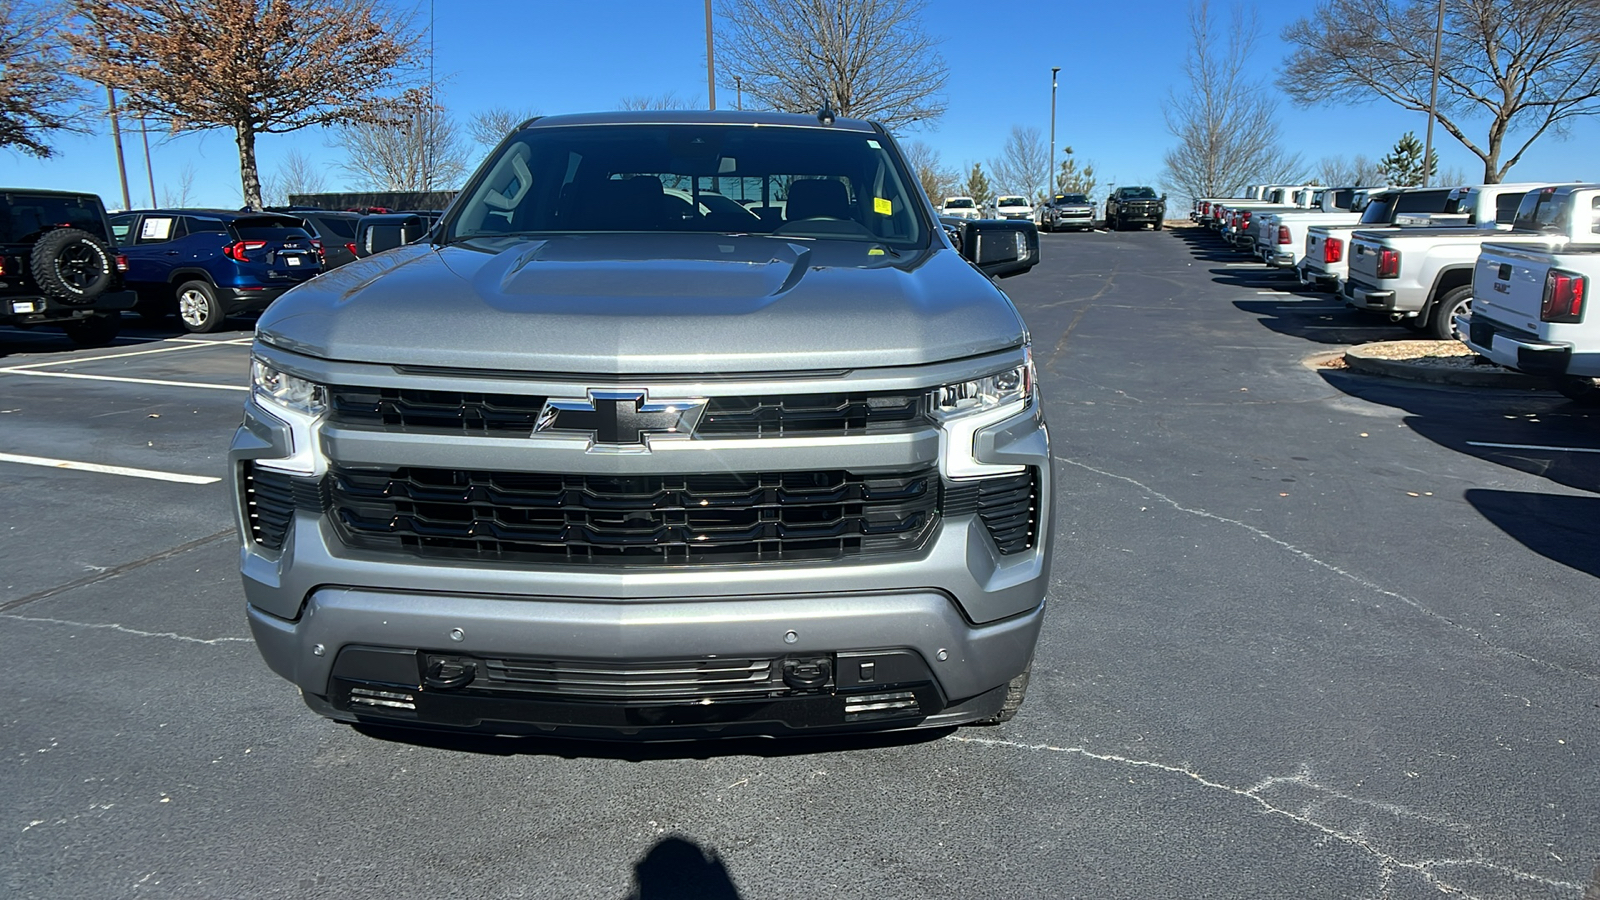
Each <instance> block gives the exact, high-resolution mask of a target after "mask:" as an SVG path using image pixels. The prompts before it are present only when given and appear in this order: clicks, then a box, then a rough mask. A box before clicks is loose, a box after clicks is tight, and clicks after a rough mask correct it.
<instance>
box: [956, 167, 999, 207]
mask: <svg viewBox="0 0 1600 900" xmlns="http://www.w3.org/2000/svg"><path fill="white" fill-rule="evenodd" d="M961 192H962V193H963V194H965V195H967V196H968V197H971V198H972V202H973V203H976V204H978V205H979V206H980V207H981V206H983V205H985V204H987V203H988V202H989V199H990V198H991V197H993V196H994V188H992V187H990V186H989V176H987V175H985V174H983V163H973V164H972V171H971V172H968V173H967V180H966V183H965V184H963V185H961Z"/></svg>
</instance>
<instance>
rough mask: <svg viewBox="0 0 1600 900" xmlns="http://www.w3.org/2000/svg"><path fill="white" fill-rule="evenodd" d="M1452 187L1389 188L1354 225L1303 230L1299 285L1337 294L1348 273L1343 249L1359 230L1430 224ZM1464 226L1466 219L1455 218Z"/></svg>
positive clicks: (1372, 199) (1370, 201)
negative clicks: (1303, 246)
mask: <svg viewBox="0 0 1600 900" xmlns="http://www.w3.org/2000/svg"><path fill="white" fill-rule="evenodd" d="M1450 191H1451V188H1447V187H1441V188H1416V187H1406V188H1389V189H1387V190H1383V191H1379V192H1377V193H1375V194H1373V195H1372V196H1371V197H1370V198H1369V199H1368V201H1367V208H1366V209H1365V210H1364V211H1362V213H1361V219H1360V220H1359V221H1357V222H1355V223H1349V224H1333V225H1313V226H1311V227H1309V228H1307V229H1306V252H1305V255H1304V256H1302V257H1301V258H1300V264H1299V265H1298V266H1297V267H1296V271H1297V272H1298V273H1299V276H1300V283H1301V284H1304V285H1308V286H1315V287H1320V288H1324V289H1326V290H1330V291H1339V290H1341V289H1342V288H1343V287H1344V280H1345V277H1346V275H1347V274H1348V272H1349V263H1348V262H1347V261H1346V259H1345V248H1346V247H1348V246H1349V244H1350V235H1351V234H1353V233H1354V232H1355V230H1356V229H1358V228H1387V227H1390V226H1403V225H1425V224H1430V223H1431V222H1432V221H1433V220H1434V219H1437V218H1438V217H1439V215H1440V214H1443V213H1444V210H1445V204H1447V203H1449V202H1450ZM1455 218H1456V219H1458V220H1459V221H1460V223H1461V224H1463V225H1465V224H1466V216H1457V217H1455Z"/></svg>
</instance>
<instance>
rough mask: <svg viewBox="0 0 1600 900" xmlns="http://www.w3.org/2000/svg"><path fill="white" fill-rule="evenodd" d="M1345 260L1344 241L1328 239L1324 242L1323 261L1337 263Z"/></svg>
mask: <svg viewBox="0 0 1600 900" xmlns="http://www.w3.org/2000/svg"><path fill="white" fill-rule="evenodd" d="M1343 259H1344V241H1341V240H1339V239H1338V238H1328V239H1327V240H1325V241H1323V242H1322V261H1323V262H1325V263H1336V262H1340V261H1342V260H1343Z"/></svg>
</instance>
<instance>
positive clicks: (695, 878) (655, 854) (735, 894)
mask: <svg viewBox="0 0 1600 900" xmlns="http://www.w3.org/2000/svg"><path fill="white" fill-rule="evenodd" d="M633 882H634V887H633V890H632V891H630V892H629V893H628V896H627V897H626V898H625V900H740V897H739V889H738V888H736V887H734V884H733V879H732V878H731V877H730V876H729V875H728V867H727V866H725V865H723V864H722V857H721V856H719V855H717V851H715V850H703V849H701V847H700V845H699V844H696V843H695V842H694V841H691V840H689V839H688V838H684V837H679V836H677V835H669V836H667V837H664V838H662V839H661V840H659V841H657V842H656V845H655V846H654V847H651V848H650V852H648V853H646V854H645V855H644V858H643V859H641V860H639V861H638V862H636V863H634V864H633Z"/></svg>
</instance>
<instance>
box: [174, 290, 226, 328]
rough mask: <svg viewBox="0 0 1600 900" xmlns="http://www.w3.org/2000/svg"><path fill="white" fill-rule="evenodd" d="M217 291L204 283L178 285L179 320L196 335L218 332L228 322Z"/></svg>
mask: <svg viewBox="0 0 1600 900" xmlns="http://www.w3.org/2000/svg"><path fill="white" fill-rule="evenodd" d="M226 318H227V317H226V316H224V315H223V314H222V304H220V303H218V302H217V291H216V288H213V287H212V286H211V285H209V284H207V283H205V282H204V281H185V282H184V283H183V284H180V285H178V319H179V320H180V321H181V322H183V327H184V328H186V329H188V330H189V331H192V332H195V333H196V334H204V333H206V332H211V331H216V330H217V329H218V328H221V327H222V323H223V321H224V320H226Z"/></svg>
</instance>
